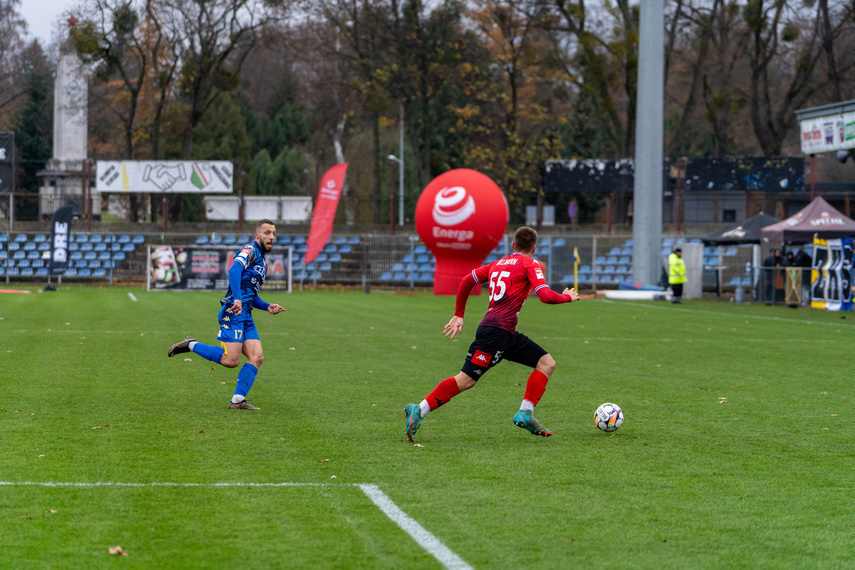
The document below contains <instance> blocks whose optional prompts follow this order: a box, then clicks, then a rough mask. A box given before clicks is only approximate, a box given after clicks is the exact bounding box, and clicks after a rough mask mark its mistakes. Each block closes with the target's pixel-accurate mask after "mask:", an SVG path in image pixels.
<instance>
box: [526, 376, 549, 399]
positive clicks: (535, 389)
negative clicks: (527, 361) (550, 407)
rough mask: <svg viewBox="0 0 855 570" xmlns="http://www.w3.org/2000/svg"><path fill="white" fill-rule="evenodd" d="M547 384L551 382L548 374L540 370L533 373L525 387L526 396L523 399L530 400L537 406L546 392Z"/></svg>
mask: <svg viewBox="0 0 855 570" xmlns="http://www.w3.org/2000/svg"><path fill="white" fill-rule="evenodd" d="M547 382H549V378H548V377H547V376H546V374H544V373H543V372H541V371H540V370H535V371H533V372H532V373H531V375H530V376H529V377H528V382H527V383H526V385H525V396H523V399H525V400H528V401H529V402H531V403H532V404H534V405H535V406H536V405H537V403H538V402H539V401H540V399H541V398H542V397H543V393H544V392H545V391H546V383H547Z"/></svg>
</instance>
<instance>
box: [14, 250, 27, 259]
mask: <svg viewBox="0 0 855 570" xmlns="http://www.w3.org/2000/svg"><path fill="white" fill-rule="evenodd" d="M26 258H27V254H26V253H24V252H23V251H21V250H18V251H16V252H15V253H13V254H12V259H26Z"/></svg>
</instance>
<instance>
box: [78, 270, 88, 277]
mask: <svg viewBox="0 0 855 570" xmlns="http://www.w3.org/2000/svg"><path fill="white" fill-rule="evenodd" d="M91 275H92V272H91V271H89V270H88V269H81V270H80V273H78V274H77V276H78V277H90V276H91Z"/></svg>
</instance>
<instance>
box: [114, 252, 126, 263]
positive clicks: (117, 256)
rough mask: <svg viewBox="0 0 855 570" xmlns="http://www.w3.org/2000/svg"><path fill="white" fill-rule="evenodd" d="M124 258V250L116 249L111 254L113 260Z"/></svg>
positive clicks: (122, 259)
mask: <svg viewBox="0 0 855 570" xmlns="http://www.w3.org/2000/svg"><path fill="white" fill-rule="evenodd" d="M124 260H125V252H123V251H117V252H116V253H114V254H113V261H124Z"/></svg>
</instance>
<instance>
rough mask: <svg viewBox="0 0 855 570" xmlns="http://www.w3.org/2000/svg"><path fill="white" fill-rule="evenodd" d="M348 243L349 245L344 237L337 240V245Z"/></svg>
mask: <svg viewBox="0 0 855 570" xmlns="http://www.w3.org/2000/svg"><path fill="white" fill-rule="evenodd" d="M346 243H347V238H346V237H344V236H338V237H337V238H335V244H336V245H344V244H346Z"/></svg>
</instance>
